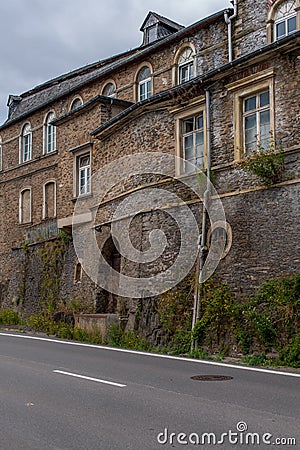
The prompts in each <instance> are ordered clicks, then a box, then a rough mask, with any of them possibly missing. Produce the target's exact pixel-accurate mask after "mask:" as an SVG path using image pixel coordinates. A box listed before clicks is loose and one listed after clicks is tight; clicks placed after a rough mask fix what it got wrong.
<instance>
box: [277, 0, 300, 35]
mask: <svg viewBox="0 0 300 450" xmlns="http://www.w3.org/2000/svg"><path fill="white" fill-rule="evenodd" d="M295 7H296V1H294V0H290V1H286V2H284V3H282V4H281V5H279V7H278V8H277V10H276V12H275V17H274V18H275V24H274V27H275V28H274V38H275V40H276V39H280V38H282V37H285V36H288V35H289V34H291V33H294V32H295V31H296V30H297V23H296V11H295Z"/></svg>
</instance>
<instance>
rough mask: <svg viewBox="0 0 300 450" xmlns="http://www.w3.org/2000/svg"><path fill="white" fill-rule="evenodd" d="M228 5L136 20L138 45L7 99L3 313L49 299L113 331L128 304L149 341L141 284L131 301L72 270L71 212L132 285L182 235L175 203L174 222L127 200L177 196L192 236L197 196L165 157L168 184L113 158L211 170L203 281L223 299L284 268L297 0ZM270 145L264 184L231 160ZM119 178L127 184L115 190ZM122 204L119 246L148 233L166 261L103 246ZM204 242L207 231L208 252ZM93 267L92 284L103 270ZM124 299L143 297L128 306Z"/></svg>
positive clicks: (138, 245)
mask: <svg viewBox="0 0 300 450" xmlns="http://www.w3.org/2000/svg"><path fill="white" fill-rule="evenodd" d="M231 3H232V7H231V8H228V9H226V10H223V11H220V12H217V13H215V14H213V15H211V16H209V17H207V18H204V19H202V20H200V21H197V22H195V23H194V24H192V25H190V26H188V27H183V26H181V25H179V24H177V23H175V22H173V21H171V20H169V19H166V18H164V17H162V16H160V15H159V14H156V13H154V12H150V13H149V14H148V15H147V17H146V19H145V21H144V23H143V24H142V27H141V31H142V33H143V41H142V44H141V45H140V46H139V47H137V48H135V49H132V50H130V51H127V52H124V53H122V54H120V55H117V56H114V57H111V58H108V59H106V60H102V61H99V62H97V63H94V64H91V65H88V66H85V67H83V68H80V69H78V70H75V71H73V72H71V73H68V74H66V75H62V76H59V77H57V78H55V79H53V80H50V81H48V82H46V83H44V84H42V85H39V86H37V87H35V88H33V89H31V90H30V91H28V92H25V93H23V94H21V95H10V96H9V99H8V108H9V113H8V119H7V120H6V122H5V123H4V124H3V125H2V126H1V127H0V153H1V154H0V156H1V161H0V169H1V172H0V189H1V191H0V192H1V196H0V220H1V227H0V258H1V274H0V303H1V304H2V305H11V304H13V305H15V306H16V307H19V308H22V309H23V310H25V311H26V312H32V311H36V310H37V309H38V308H39V307H41V304H47V305H48V306H49V305H52V307H53V305H54V304H55V302H57V301H58V299H59V301H64V302H67V301H78V302H81V304H82V305H84V306H83V308H84V310H86V311H92V310H93V311H98V312H102V313H104V312H106V313H116V312H118V314H120V315H124V316H126V317H127V319H128V327H134V326H137V317H136V316H137V315H136V311H137V309H138V308H139V312H140V309H141V308H142V311H143V320H142V321H141V320H140V319H139V320H140V323H139V325H138V326H140V327H143V329H144V331H145V330H146V331H145V333H146V332H147V333H148V335H151V333H152V334H153V333H154V331H153V330H155V329H156V328H157V327H158V322H157V318H156V317H155V314H152V312H153V311H152V307H153V301H152V300H151V298H152V295H150V294H151V293H152V291H151V288H150V290H149V289H148V290H147V288H145V292H144V293H143V294H141V295H136V296H134V295H132V296H130V295H129V294H128V292H129V291H128V290H126V289H125V290H124V291H119V290H118V287H117V288H116V289H115V288H113V289H110V282H111V283H115V284H118V279H114V280H112V281H110V279H109V276H108V278H107V279H106V284H105V282H104V284H105V286H103V283H102V284H101V283H100V284H99V283H97V279H95V276H91V275H90V272H91V271H93V269H91V271H90V270H89V268H88V267H85V264H87V265H88V263H87V262H86V260H87V259H89V257H88V256H87V254H86V252H85V249H84V248H83V249H78V246H77V248H74V242H73V240H74V239H73V238H74V236H73V231H74V224H73V213H74V209H76V208H78V209H79V211H80V214H79V215H78V217H79V218H80V217H83V218H82V222H83V223H84V224H85V226H86V224H87V226H88V228H89V229H92V230H93V234H94V235H95V239H96V241H97V245H98V246H99V248H100V249H101V251H102V254H103V255H104V260H105V261H106V262H107V263H108V265H109V266H110V267H113V268H114V269H115V272H116V273H120V274H123V275H125V276H127V277H131V278H137V279H140V278H142V277H145V278H147V277H148V278H149V277H151V276H152V275H153V276H155V274H157V273H158V272H160V273H163V272H165V271H170V270H171V269H170V268H171V267H172V264H173V263H174V261H175V260H176V258H177V256H178V253H179V247H180V242H181V241H184V240H185V239H186V237H184V236H182V234H181V235H180V230H179V231H178V229H177V228H176V224H175V223H174V220H173V219H172V217H171V218H170V214H171V210H173V209H176V208H177V212H176V214H177V216H180V215H181V216H182V215H183V216H184V214H185V213H181V212H180V211H181V209H180V208H181V206H180V201H179V203H178V204H176V205H175V204H171V205H170V204H165V205H162V208H161V210H159V208H155V207H154V206H153V204H152V203H151V202H152V200H153V199H151V200H148V199H147V198H146V197H143V194H142V193H143V191H145V190H147V189H149V188H158V189H163V190H164V192H167V193H169V194H170V198H171V197H172V195H173V194H176V195H177V196H178V198H180V199H181V201H182V203H184V204H185V205H188V208H189V210H190V211H191V212H192V214H193V216H194V217H195V218H196V220H197V221H198V225H199V228H201V225H202V223H201V222H202V217H203V209H202V204H203V201H202V200H203V199H202V198H199V197H197V195H195V193H194V192H190V191H189V189H188V188H187V186H186V184H188V183H187V182H186V180H189V179H190V178H192V177H193V173H191V168H190V167H189V165H188V164H186V163H180V162H179V163H178V162H176V161H179V160H176V161H174V167H172V168H171V169H172V170H173V172H174V176H173V177H172V174H171V172H170V173H167V172H168V171H167V172H163V175H162V174H161V173H158V172H159V171H158V172H157V173H156V172H155V170H153V173H146V172H147V171H146V172H145V171H143V170H140V169H141V167H137V171H136V172H135V171H133V170H132V167H131V166H130V164H131V162H130V161H131V160H130V158H129V159H128V161H129V162H127V159H124V160H121V161H122V164H121V165H120V164H119V163H118V160H120V158H122V157H123V158H124V157H125V156H128V157H129V156H134V155H140V154H149V153H150V154H151V153H154V152H159V153H162V154H166V155H170V157H180V158H183V159H185V160H187V161H189V162H190V163H192V164H194V165H196V166H197V167H198V168H199V169H202V170H204V172H205V171H206V172H207V168H208V167H209V171H210V172H211V173H213V184H214V186H215V188H216V190H217V192H218V194H219V197H220V199H221V202H222V205H223V207H224V211H225V215H226V222H227V228H226V230H227V242H226V248H225V251H224V253H223V254H222V259H221V261H220V263H219V265H218V267H217V274H218V276H220V277H221V278H222V279H224V280H225V281H226V282H227V283H228V284H229V285H231V287H232V288H233V289H234V290H235V292H236V293H237V294H238V295H240V296H243V295H248V294H249V293H250V292H252V291H253V289H254V288H255V287H256V286H257V285H258V284H259V283H260V282H261V281H262V280H264V279H266V278H270V277H276V276H282V275H287V274H291V273H295V272H297V271H299V261H300V259H299V236H298V234H299V233H298V230H299V219H298V212H299V148H300V142H299V126H300V106H299V93H300V85H299V71H300V50H299V42H300V0H276V1H272V0H263V1H257V0H255V1H253V0H252V1H251V2H250V0H243V1H241V0H238V1H234V2H231ZM274 145H275V146H277V148H279V147H280V148H282V151H283V154H284V171H283V173H282V174H281V179H278V180H276V182H274V183H273V184H272V185H270V186H265V185H264V184H263V183H262V182H261V181H260V179H259V178H258V177H256V176H254V175H252V174H250V173H248V172H245V171H244V170H243V169H242V168H241V166H240V164H239V162H240V161H241V160H243V159H244V158H245V157H246V156H251V155H252V154H254V153H255V152H256V151H257V148H260V149H261V150H262V151H266V150H267V149H268V148H270V147H271V148H272V146H274ZM123 161H124V164H123ZM133 161H134V159H133ZM137 161H138V160H137ZM114 163H116V164H115V168H116V172H115V174H114V172H112V174H114V175H113V177H114V176H115V178H116V179H115V180H112V181H116V182H115V183H112V184H111V183H110V181H111V180H109V177H108V178H107V179H106V182H107V184H108V186H110V188H109V190H108V191H107V192H104V194H103V195H102V194H101V196H100V194H99V189H100V190H101V189H102V185H101V186H100V188H99V183H98V182H97V181H96V179H94V175H96V174H99V173H100V174H101V175H102V172H105V168H106V167H107V166H108V165H112V166H113V165H114ZM160 163H161V161H160V159H159V158H158V159H157V165H158V166H159V165H160ZM126 164H129V165H128V166H126ZM162 164H163V162H162ZM109 167H110V166H109ZM127 168H128V172H126V170H127ZM118 170H119V171H121V172H122V171H123V173H122V175H124V174H125V175H126V173H127V177H126V176H125V178H124V177H123V178H124V179H123V180H121V179H118V177H119V173H118ZM139 170H140V172H139ZM104 179H105V178H104ZM101 180H102V181H101ZM100 182H103V179H101V178H100ZM97 183H98V184H97ZM110 184H111V185H110ZM137 193H140V194H139V195H140V197H139V198H138V200H137V202H139V201H140V202H141V203H143V204H142V205H139V208H140V209H139V212H138V214H136V215H133V216H134V217H131V218H132V222H131V228H130V233H129V234H130V239H131V241H132V244H133V247H134V248H135V249H136V250H137V251H139V252H147V251H148V250H149V247H151V244H152V242H151V232H153V231H154V230H157V229H159V230H160V231H163V232H164V233H165V236H166V239H167V241H168V242H167V243H166V246H165V253H164V254H162V255H159V257H158V258H157V259H154V260H151V261H150V260H149V261H148V262H147V263H146V262H145V261H143V262H142V263H141V261H139V260H138V258H137V259H136V260H134V261H131V260H130V257H128V255H127V256H126V255H123V254H122V246H120V247H119V245H118V242H117V240H116V239H115V240H113V239H112V237H111V228H112V225H113V223H115V222H122V220H123V219H122V218H121V219H120V217H119V219H115V218H114V217H115V214H116V211H117V210H118V208H120V207H121V206H122V208H123V210H124V211H125V212H126V211H127V210H126V208H127V206H126V205H127V204H126V201H127V200H128V199H129V200H130V198H131V196H132V195H133V196H134V195H136V194H137ZM171 194H172V195H171ZM151 195H152V194H151ZM153 195H154V197H155V194H153ZM99 196H100V197H99ZM167 198H169V197H168V196H167ZM172 198H173V197H172ZM91 199H92V200H91ZM148 201H149V204H147V202H148ZM155 201H157V202H158V203H159V196H158V197H157V198H154V200H153V202H155ZM91 202H92V203H91ZM124 202H125V203H124ZM82 204H84V205H85V208H87V209H86V211H84V214H83V212H82V211H83V209H82V207H81V206H80V205H82ZM124 205H125V206H124ZM124 208H125V209H124ZM128 211H129V210H128ZM89 213H90V215H89ZM171 215H172V214H171ZM129 216H130V214H128V217H129ZM91 218H93V220H91ZM180 220H181V219H180ZM79 221H80V220H79ZM72 225H73V229H72ZM211 225H213V224H211ZM121 227H122V226H121ZM209 228H210V229H209ZM62 231H63V233H62ZM185 231H186V232H188V230H185ZM213 231H214V229H213V228H212V226H210V227H209V224H208V225H207V242H206V244H207V246H209V236H210V237H211V236H212V234H213ZM152 236H154V235H152ZM185 236H187V233H186V235H185ZM180 240H181V241H180ZM83 242H84V240H83ZM197 245H198V244H197V239H195V241H194V248H197ZM83 246H84V244H83ZM75 247H76V246H75ZM83 261H85V263H83ZM93 265H96V266H97V269H96V271H95V273H96V274H97V272H98V274H99V272H101V270H102V266H101V265H98V262H96V263H95V261H93ZM193 267H194V266H193ZM103 270H104V269H103ZM86 272H87V273H86ZM104 273H105V272H104ZM100 275H101V274H100ZM170 277H171V278H172V273H171V275H170ZM102 278H103V276H102ZM167 287H169V285H167ZM111 291H112V292H111ZM120 292H121V294H122V292H124V293H125V295H120ZM118 293H119V295H118ZM136 297H142V298H144V299H146V298H148V301H147V302H146V301H145V302H144V303H143V301H142V306H141V300H140V299H137V298H136ZM49 307H50V306H49Z"/></svg>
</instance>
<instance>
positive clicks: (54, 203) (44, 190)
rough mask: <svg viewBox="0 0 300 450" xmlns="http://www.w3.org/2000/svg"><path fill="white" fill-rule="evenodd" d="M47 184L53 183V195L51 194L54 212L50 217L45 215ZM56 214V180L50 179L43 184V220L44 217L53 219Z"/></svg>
mask: <svg viewBox="0 0 300 450" xmlns="http://www.w3.org/2000/svg"><path fill="white" fill-rule="evenodd" d="M47 184H53V185H54V195H53V197H54V198H53V211H54V214H53V216H52V217H49V216H47V215H46V200H47V199H46V186H47ZM56 215H57V204H56V180H54V179H51V180H47V181H46V182H45V183H44V184H43V220H46V219H54V218H55V217H56Z"/></svg>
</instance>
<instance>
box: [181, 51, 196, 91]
mask: <svg viewBox="0 0 300 450" xmlns="http://www.w3.org/2000/svg"><path fill="white" fill-rule="evenodd" d="M177 64H178V76H177V78H178V84H182V83H185V82H186V81H189V80H191V79H192V78H193V77H194V51H193V50H192V48H191V47H186V48H185V49H184V50H183V51H182V52H181V53H180V54H179V57H178V62H177Z"/></svg>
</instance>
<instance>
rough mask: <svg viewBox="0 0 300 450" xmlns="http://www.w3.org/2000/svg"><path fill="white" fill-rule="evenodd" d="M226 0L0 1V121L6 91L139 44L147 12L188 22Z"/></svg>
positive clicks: (4, 113) (26, 86) (17, 91)
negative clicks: (141, 27) (207, 0)
mask: <svg viewBox="0 0 300 450" xmlns="http://www.w3.org/2000/svg"><path fill="white" fill-rule="evenodd" d="M229 6H230V3H229V1H227V0H214V1H210V2H203V1H202V2H200V1H199V0H185V1H184V2H183V1H182V0H172V1H171V0H170V1H163V2H162V1H161V0H142V1H141V0H110V1H104V0H64V1H61V0H52V1H51V2H44V1H41V0H27V1H26V2H24V0H10V2H7V0H6V1H5V3H4V2H1V4H0V17H1V27H0V42H1V47H0V62H1V65H0V123H2V122H3V121H4V120H5V119H6V116H7V109H6V102H7V98H8V95H9V94H20V93H22V92H24V91H26V90H28V89H30V88H32V87H34V86H35V85H36V84H39V83H42V82H44V81H47V80H49V79H51V78H53V77H55V76H58V75H60V74H62V73H65V72H68V71H70V70H73V69H75V68H77V67H81V66H84V65H86V64H89V63H91V62H94V61H97V60H99V59H102V58H105V57H108V56H111V55H113V54H116V53H119V52H122V51H125V50H128V49H129V48H133V47H136V46H138V45H140V44H141V41H142V35H141V33H140V31H139V28H140V26H141V24H142V22H143V20H144V18H145V17H146V15H147V13H148V11H149V10H153V11H156V12H158V13H159V14H162V15H164V16H166V17H169V18H170V19H172V20H175V21H177V22H179V23H181V24H182V25H189V24H191V23H193V22H196V21H197V20H199V19H201V18H203V17H205V16H207V15H209V14H212V13H213V12H216V11H218V10H220V9H223V8H227V7H229Z"/></svg>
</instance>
